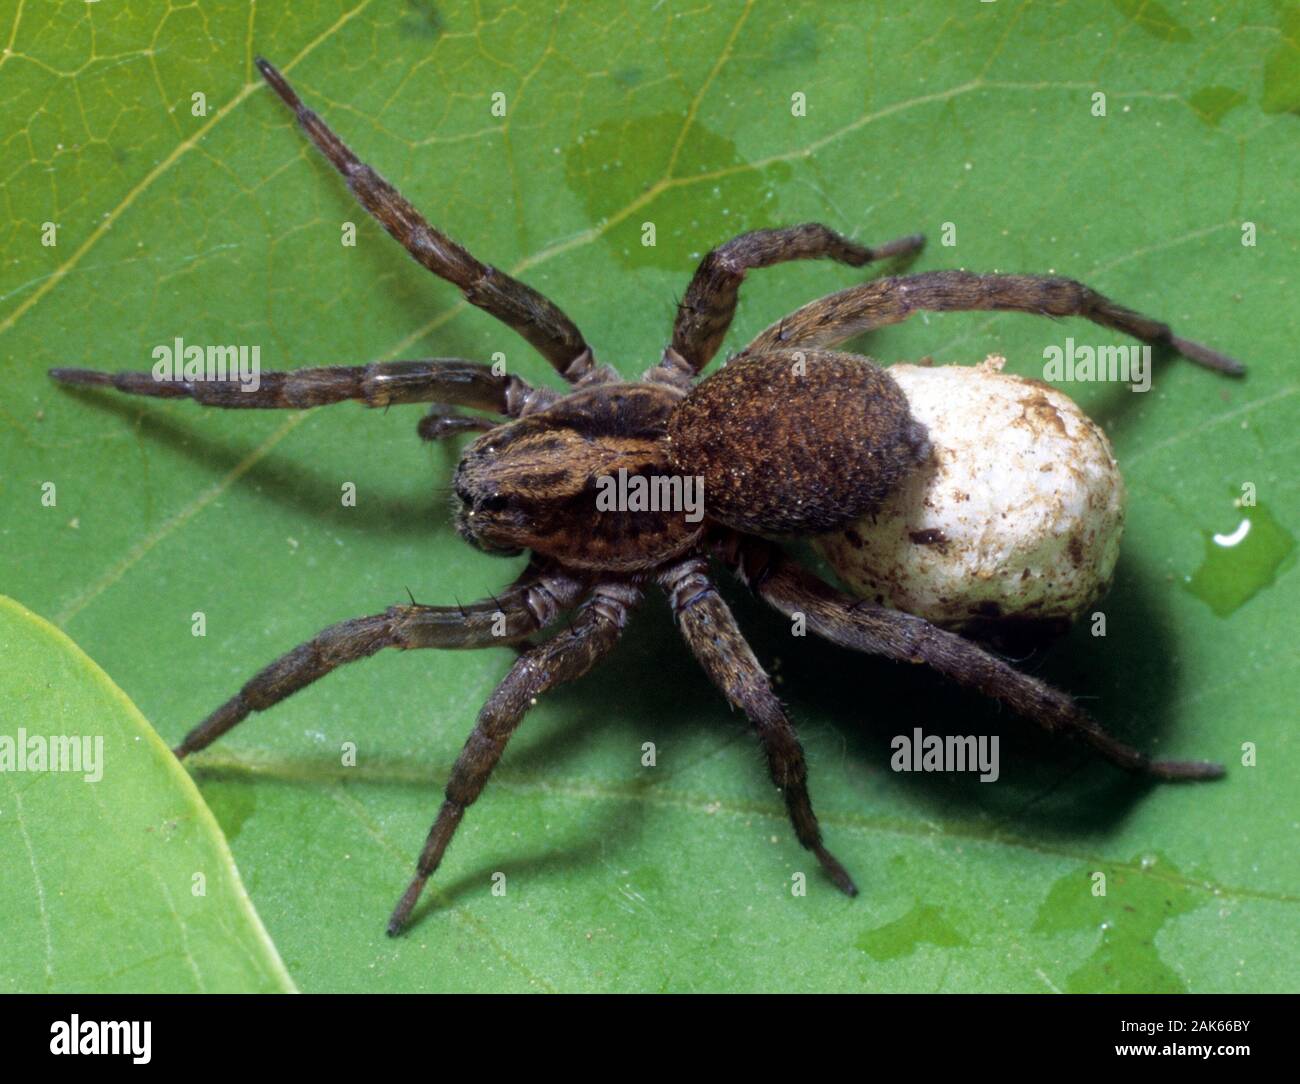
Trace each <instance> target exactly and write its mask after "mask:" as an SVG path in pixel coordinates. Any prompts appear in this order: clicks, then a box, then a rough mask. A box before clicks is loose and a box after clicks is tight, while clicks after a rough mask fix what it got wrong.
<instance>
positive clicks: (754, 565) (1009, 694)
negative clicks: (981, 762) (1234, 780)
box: [725, 536, 1224, 782]
mask: <svg viewBox="0 0 1300 1084" xmlns="http://www.w3.org/2000/svg"><path fill="white" fill-rule="evenodd" d="M736 540H738V541H736ZM731 544H732V546H733V549H732V550H731V552H730V554H729V555H727V556H726V558H725V559H727V560H728V563H730V564H731V565H732V567H733V569H734V570H735V572H736V574H737V576H738V577H739V579H740V580H741V581H742V582H744V583H746V584H748V585H749V587H750V588H751V589H752V590H753V591H754V593H755V594H757V595H758V596H759V598H761V599H763V600H764V601H765V602H767V603H768V604H769V605H770V606H772V607H773V608H774V609H776V610H778V611H779V612H781V613H783V614H785V615H786V616H787V617H789V616H791V615H792V614H795V613H801V614H804V615H805V617H806V619H807V622H808V628H809V629H811V630H812V631H813V632H815V633H816V634H817V635H818V636H821V637H822V638H823V639H826V640H829V641H831V642H832V643H836V644H839V645H841V646H842V647H848V648H852V649H853V650H855V651H862V652H865V653H867V654H869V655H883V656H884V657H885V658H889V659H893V660H895V661H898V662H911V663H923V664H925V665H927V666H930V667H931V668H933V669H934V670H937V671H938V672H939V673H941V674H943V675H944V676H945V677H947V678H949V679H951V680H952V681H954V682H956V683H957V684H958V685H961V686H964V687H966V688H968V689H973V690H975V691H976V692H978V693H981V694H982V695H984V696H988V697H992V698H993V699H995V700H1000V701H1002V703H1004V704H1006V705H1007V706H1008V707H1010V708H1011V709H1012V710H1013V711H1015V712H1016V713H1017V714H1018V715H1020V716H1022V717H1023V718H1025V719H1028V720H1030V721H1031V722H1034V723H1037V724H1038V725H1039V726H1041V727H1042V728H1043V729H1044V730H1045V731H1047V732H1048V733H1049V734H1065V735H1069V736H1071V737H1075V738H1079V739H1081V740H1082V741H1084V742H1086V743H1087V744H1088V745H1089V746H1091V747H1092V748H1093V749H1094V750H1095V751H1096V752H1097V753H1099V754H1100V755H1101V756H1102V757H1104V758H1105V759H1106V760H1108V761H1110V762H1111V763H1112V764H1116V765H1118V766H1119V767H1121V768H1124V769H1126V770H1127V771H1130V772H1135V773H1137V774H1140V775H1147V776H1150V777H1152V778H1154V779H1161V780H1165V781H1169V782H1175V781H1184V780H1205V779H1218V778H1220V777H1221V776H1222V775H1223V774H1224V771H1223V766H1222V765H1221V764H1213V763H1210V762H1208V761H1202V760H1152V759H1151V758H1150V757H1148V756H1147V755H1146V754H1145V753H1141V752H1139V751H1138V750H1136V749H1134V748H1132V747H1131V746H1128V745H1125V744H1124V743H1123V742H1120V741H1118V740H1116V739H1115V738H1113V737H1111V735H1110V734H1108V733H1106V731H1105V730H1104V729H1103V728H1102V726H1101V724H1100V723H1098V722H1097V721H1096V720H1095V719H1093V718H1092V717H1091V716H1089V715H1088V714H1087V712H1085V711H1084V710H1083V709H1082V708H1080V707H1079V705H1078V704H1076V703H1075V702H1074V700H1073V699H1072V698H1071V697H1069V696H1068V695H1066V694H1065V693H1063V692H1061V691H1060V690H1058V689H1054V688H1052V687H1051V686H1050V685H1048V684H1047V683H1046V682H1042V681H1039V680H1038V679H1037V678H1033V677H1030V676H1029V675H1028V674H1023V673H1021V672H1020V671H1019V670H1017V669H1016V668H1015V667H1013V666H1010V665H1009V664H1007V663H1005V662H1003V661H1002V660H1001V659H999V658H998V657H997V656H995V655H992V654H990V653H989V652H988V651H985V650H984V649H983V648H981V647H979V646H978V645H977V644H974V643H972V642H971V641H970V640H967V639H965V638H964V637H961V636H958V635H956V634H955V633H951V632H945V631H944V630H943V629H940V628H937V627H935V626H934V625H932V624H930V622H928V621H926V620H924V619H923V618H920V617H915V616H913V615H912V614H908V613H903V612H901V611H899V610H890V609H887V608H885V607H883V606H875V605H872V604H869V603H866V602H864V601H863V600H861V599H855V598H852V597H851V596H849V595H846V594H843V593H841V592H839V591H836V590H835V589H834V588H833V587H831V586H830V585H829V584H828V583H826V582H825V581H824V580H822V579H820V578H819V577H817V576H815V575H814V574H813V573H811V572H809V571H807V570H806V569H804V568H803V567H802V566H800V565H799V564H798V563H796V562H795V561H794V560H792V559H791V558H790V557H789V556H788V555H787V554H785V553H783V552H782V551H781V550H780V549H779V548H778V547H776V546H774V545H772V544H771V543H768V542H765V541H762V540H760V539H756V538H741V537H740V536H734V538H733V541H732V543H731Z"/></svg>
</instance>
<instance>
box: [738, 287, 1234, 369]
mask: <svg viewBox="0 0 1300 1084" xmlns="http://www.w3.org/2000/svg"><path fill="white" fill-rule="evenodd" d="M923 310H924V311H929V312H968V311H974V310H999V311H1007V312H1026V313H1033V314H1036V315H1039V316H1082V317H1084V318H1085V319H1088V320H1091V321H1092V322H1093V323H1094V324H1100V325H1101V326H1102V327H1109V328H1114V329H1115V330H1116V331H1122V332H1124V334H1126V335H1132V336H1133V337H1134V338H1135V339H1140V340H1141V341H1142V342H1145V343H1150V344H1151V345H1152V346H1167V347H1171V348H1172V349H1174V350H1176V351H1177V352H1178V353H1180V354H1182V355H1183V357H1185V358H1188V359H1189V360H1191V361H1194V362H1196V363H1197V364H1198V365H1203V366H1205V367H1206V368H1207V369H1214V370H1216V371H1217V372H1221V373H1227V374H1228V375H1230V376H1240V375H1242V374H1243V373H1245V371H1246V368H1245V366H1244V365H1242V364H1241V362H1239V361H1237V360H1235V359H1234V358H1230V357H1228V356H1227V355H1226V354H1220V353H1219V352H1218V351H1217V350H1211V349H1210V348H1209V347H1208V346H1203V345H1201V344H1200V343H1196V342H1192V341H1191V340H1190V339H1183V338H1180V337H1179V336H1177V335H1175V334H1174V333H1173V331H1172V330H1170V328H1169V325H1168V324H1162V323H1161V322H1160V321H1159V320H1153V319H1152V318H1151V317H1149V316H1143V315H1142V314H1141V313H1137V312H1134V311H1133V310H1132V309H1126V308H1124V306H1123V305H1118V304H1116V303H1115V302H1114V301H1111V300H1110V299H1109V298H1107V297H1103V296H1102V295H1101V294H1099V293H1097V292H1096V291H1095V290H1092V289H1090V288H1089V287H1087V286H1084V285H1083V284H1082V283H1078V282H1075V281H1074V280H1073V279H1066V278H1055V277H1052V276H1047V275H979V274H975V273H974V272H971V271H928V272H925V273H924V274H920V275H901V276H898V277H895V278H884V279H877V280H876V281H874V282H868V283H864V284H863V285H861V286H853V287H851V288H850V289H847V290H841V291H840V292H839V293H836V294H830V295H829V296H827V297H823V298H821V299H820V300H818V301H814V302H812V303H811V304H808V305H804V306H803V308H801V309H798V310H796V311H795V312H793V313H791V314H790V315H789V316H786V317H784V318H783V319H781V320H779V321H778V322H777V323H775V324H773V325H772V326H771V327H769V328H768V329H767V330H766V331H764V332H762V333H761V334H760V335H759V336H758V337H757V338H756V339H755V340H754V341H753V342H751V343H750V344H749V346H747V347H746V348H745V353H761V352H762V351H764V350H771V349H773V348H775V347H792V346H835V345H836V344H838V343H842V342H844V341H845V340H846V339H851V338H853V337H854V336H855V335H860V334H862V333H863V332H865V331H870V330H872V329H873V328H878V327H884V326H886V325H888V324H897V323H900V322H901V321H903V320H906V319H907V318H908V317H909V316H911V315H912V314H913V313H915V312H920V311H923Z"/></svg>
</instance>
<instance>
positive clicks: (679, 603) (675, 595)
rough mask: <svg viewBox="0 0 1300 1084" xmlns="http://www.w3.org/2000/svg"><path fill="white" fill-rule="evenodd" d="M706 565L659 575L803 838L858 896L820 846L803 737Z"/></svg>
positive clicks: (839, 883) (687, 564)
mask: <svg viewBox="0 0 1300 1084" xmlns="http://www.w3.org/2000/svg"><path fill="white" fill-rule="evenodd" d="M706 569H707V564H706V562H705V561H704V559H703V558H700V557H690V558H687V559H686V560H684V561H681V562H679V563H677V564H676V565H673V566H672V567H670V568H669V569H667V570H666V571H665V572H663V573H662V574H661V575H660V578H659V582H660V585H661V586H662V587H663V588H664V590H665V591H666V592H667V593H668V597H669V599H670V601H671V603H672V607H673V613H674V614H675V615H676V617H677V622H678V625H679V627H680V628H681V631H682V636H683V637H684V638H685V639H686V642H687V644H688V645H689V646H690V648H691V651H693V652H694V654H695V657H696V659H698V660H699V662H700V665H701V666H703V667H704V670H705V672H706V673H707V674H708V675H709V677H710V678H711V679H712V681H713V683H714V684H715V685H717V687H718V688H719V689H721V690H722V693H723V695H724V696H726V698H727V700H728V701H730V702H731V704H732V705H733V706H734V707H738V708H740V710H741V711H743V712H744V713H745V714H746V715H747V716H748V717H749V720H750V722H751V723H753V725H754V729H755V731H756V732H757V733H758V739H759V741H760V742H761V743H762V745H763V752H764V754H765V755H766V756H767V765H768V770H769V772H770V773H771V776H772V782H773V783H775V784H776V786H777V789H778V790H780V791H781V793H782V795H783V796H784V798H785V805H786V810H787V811H788V812H789V814H790V821H791V823H792V824H793V825H794V832H795V836H796V837H797V838H798V840H799V842H800V843H802V844H803V845H804V846H805V847H807V848H808V850H810V851H812V852H813V854H815V855H816V856H817V860H818V861H819V862H820V863H821V864H822V868H823V869H825V870H826V872H827V873H828V874H829V875H830V878H831V880H832V881H834V882H835V886H836V887H837V888H839V889H840V890H841V891H842V892H844V893H846V894H847V895H850V896H856V895H857V894H858V888H857V885H855V884H854V883H853V878H852V877H850V876H849V874H848V871H847V870H845V868H844V867H843V866H842V865H840V862H839V860H838V859H837V858H836V857H835V856H834V855H833V854H831V853H830V851H828V850H827V849H826V848H825V846H823V845H822V834H821V828H820V827H819V825H818V824H817V815H816V814H815V813H814V812H813V807H812V799H811V798H809V797H808V766H807V763H806V762H805V761H804V755H803V747H802V746H801V745H800V744H799V737H798V735H797V734H796V733H795V730H794V727H793V726H792V725H791V723H790V720H789V719H788V718H787V717H786V714H785V709H784V708H782V707H781V702H780V701H779V700H777V698H776V694H775V693H774V692H772V685H771V682H770V681H769V680H768V677H767V674H766V672H764V670H763V667H762V666H761V665H760V664H759V661H758V659H756V658H755V657H754V652H753V650H752V649H751V648H750V646H749V644H748V643H746V642H745V637H744V634H743V633H742V632H741V631H740V627H739V626H738V625H737V624H736V619H735V617H733V616H732V613H731V610H730V608H729V607H728V606H727V604H726V603H725V602H723V600H722V597H721V596H720V595H719V594H718V592H717V589H716V588H715V587H714V586H713V583H712V581H711V580H710V579H709V577H708V574H707V572H706Z"/></svg>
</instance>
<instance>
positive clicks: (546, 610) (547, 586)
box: [174, 568, 583, 759]
mask: <svg viewBox="0 0 1300 1084" xmlns="http://www.w3.org/2000/svg"><path fill="white" fill-rule="evenodd" d="M582 590H583V584H582V583H581V582H580V581H578V580H575V579H573V578H571V577H569V576H567V575H565V574H563V573H559V572H538V571H537V570H535V569H532V568H529V569H526V570H525V572H524V574H523V575H522V576H521V577H520V578H519V580H517V581H516V582H515V583H514V584H513V585H512V586H511V587H510V589H509V590H507V591H505V592H503V593H502V595H501V597H500V598H493V599H485V600H483V601H482V602H476V603H473V604H471V605H469V606H421V605H418V604H412V605H410V606H392V607H390V608H389V609H388V610H386V611H385V612H384V613H382V614H375V615H373V616H371V617H356V618H353V619H351V620H349V621H340V622H339V623H338V624H337V625H331V626H330V627H329V628H327V629H325V630H324V631H323V632H320V633H318V634H317V635H316V636H314V637H313V638H312V639H310V640H308V641H307V642H306V643H305V644H299V645H298V646H297V647H296V648H294V649H293V650H292V651H290V652H289V653H288V654H287V655H282V656H281V657H280V658H278V659H276V660H275V662H273V663H271V664H270V665H269V666H267V667H266V668H264V669H263V670H262V671H261V672H260V673H258V674H257V675H256V676H255V677H253V678H252V679H250V680H249V681H248V682H247V683H245V685H244V687H243V688H242V689H240V690H239V692H238V693H236V694H235V695H234V696H232V697H231V698H230V699H229V700H227V701H226V702H225V703H224V704H222V705H221V707H219V708H217V710H216V711H214V712H213V713H212V714H211V715H209V716H208V717H207V718H206V719H204V720H203V722H201V723H200V724H199V725H198V726H196V727H195V728H194V729H193V730H191V731H190V732H189V733H188V734H186V735H185V738H184V739H183V740H182V741H181V743H180V745H178V746H177V747H176V749H175V750H174V751H175V753H176V755H177V756H178V757H180V758H182V759H184V758H185V757H186V756H188V755H189V754H190V753H197V752H198V751H199V750H200V749H205V748H207V746H209V745H211V744H212V743H213V742H214V741H216V740H217V739H218V738H219V737H221V736H222V735H223V734H225V733H226V732H227V731H229V730H231V729H232V728H233V727H235V726H237V725H238V724H239V723H242V722H243V721H244V720H245V719H247V718H248V716H249V715H251V714H252V713H253V712H255V711H266V709H267V708H269V707H272V706H273V705H275V704H278V703H279V702H280V701H281V700H284V699H285V698H286V697H289V696H292V695H293V694H294V693H296V692H297V691H298V690H299V689H302V688H305V687H306V686H308V685H310V684H311V683H312V682H314V681H318V680H319V679H320V678H323V677H324V676H325V675H326V674H328V673H329V672H330V671H331V670H334V669H337V668H338V667H340V666H342V665H343V664H344V663H349V662H356V661H357V660H358V659H364V658H368V657H369V656H371V655H373V654H375V652H377V651H379V650H381V649H383V648H386V647H396V648H402V649H403V650H408V649H411V648H420V647H429V648H473V647H497V646H501V645H506V644H512V643H515V642H517V641H519V640H523V639H524V638H525V637H528V636H531V635H532V634H533V633H535V632H537V631H539V630H541V629H544V628H545V627H546V626H548V625H549V624H551V622H553V621H554V620H555V619H556V618H557V617H558V616H559V615H560V613H561V612H562V611H563V610H565V609H568V608H569V607H570V606H572V605H573V604H574V603H575V602H577V600H578V598H579V597H580V596H581V594H582Z"/></svg>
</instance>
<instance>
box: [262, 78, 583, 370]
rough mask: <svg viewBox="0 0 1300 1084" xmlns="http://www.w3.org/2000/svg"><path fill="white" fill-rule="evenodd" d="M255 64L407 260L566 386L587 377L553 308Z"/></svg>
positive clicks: (576, 341) (577, 347)
mask: <svg viewBox="0 0 1300 1084" xmlns="http://www.w3.org/2000/svg"><path fill="white" fill-rule="evenodd" d="M256 64H257V70H258V71H260V72H261V73H262V78H263V79H265V80H266V82H267V84H268V85H269V86H270V87H271V89H272V90H274V91H275V93H276V94H278V95H279V96H280V98H281V100H282V101H283V102H284V103H285V105H287V106H288V107H289V108H290V109H292V110H293V112H294V116H295V117H296V118H297V120H298V124H299V126H300V127H301V128H302V130H303V131H304V132H305V133H306V134H307V137H308V138H309V139H310V140H311V141H312V143H314V144H315V145H316V148H317V149H318V150H319V151H320V152H321V154H323V155H324V156H325V157H326V158H327V159H329V163H330V165H332V166H333V167H334V168H335V169H336V170H338V171H339V173H341V174H342V175H343V178H344V180H346V181H347V185H348V188H349V189H351V191H352V194H353V195H354V196H355V197H356V199H357V202H358V203H360V204H361V206H362V207H364V208H365V209H366V211H368V212H369V213H370V214H371V215H372V216H373V217H374V218H375V220H376V221H378V222H379V224H380V225H381V226H383V227H384V229H386V230H387V231H388V232H389V234H390V235H391V236H392V237H393V238H394V240H396V241H397V242H398V243H399V244H400V245H401V246H402V247H403V248H405V249H406V251H407V252H408V253H410V255H411V257H412V259H414V260H415V261H416V262H417V263H419V264H421V265H423V266H424V267H426V268H428V269H429V270H430V271H432V272H433V273H434V274H435V275H437V276H438V277H439V278H443V279H446V280H447V281H448V282H450V283H452V284H453V285H455V286H458V287H459V288H460V291H461V293H462V294H463V295H464V297H465V300H466V301H468V302H469V303H470V304H471V305H477V306H478V307H479V308H480V309H483V310H484V311H485V312H487V313H489V314H491V315H492V316H495V317H496V318H497V319H498V320H500V321H501V322H502V323H503V324H506V325H507V326H509V327H511V328H513V329H514V330H515V331H517V332H518V333H519V334H520V335H521V336H523V337H524V338H525V339H527V340H528V342H530V343H531V344H532V345H533V346H534V347H535V348H536V349H537V351H538V352H539V353H540V354H541V355H542V356H543V357H544V358H546V360H547V361H549V362H550V363H551V364H552V365H553V366H555V369H556V371H557V372H559V373H561V374H563V375H564V377H565V378H566V379H568V380H571V381H576V380H579V379H580V378H582V377H583V376H585V375H587V374H588V373H589V372H591V371H592V369H593V368H594V363H593V361H592V356H591V348H590V347H588V346H587V342H586V340H585V339H584V338H583V337H582V332H581V331H579V330H578V328H577V325H575V324H574V322H573V321H572V320H570V319H569V318H568V317H567V316H566V315H565V314H564V313H563V312H562V311H561V310H560V308H559V306H557V305H556V304H555V303H554V302H552V301H550V300H549V299H548V298H546V297H543V296H542V295H541V294H540V293H538V292H537V291H536V290H534V289H533V288H532V287H531V286H526V285H525V284H524V283H522V282H520V281H519V280H518V279H515V278H512V277H511V276H509V275H507V274H506V273H505V272H504V271H498V270H497V269H496V268H495V267H489V266H488V265H487V264H484V263H480V262H479V261H478V260H477V259H475V258H474V257H473V256H472V255H471V254H470V253H469V252H468V251H467V250H466V249H464V248H462V247H461V246H460V245H458V244H457V243H456V242H455V241H453V240H452V239H451V238H450V237H448V236H447V235H446V234H444V233H441V232H439V231H438V230H436V229H434V228H433V227H432V226H430V225H429V223H428V222H426V221H425V220H424V217H423V216H422V215H421V214H420V212H419V211H417V210H416V209H415V208H414V207H413V206H411V204H410V203H408V202H407V201H406V200H405V199H404V198H403V197H402V194H401V193H400V192H398V191H397V189H395V188H394V187H393V186H392V185H391V184H389V183H388V182H387V181H386V180H384V178H383V177H381V176H380V175H379V174H378V173H376V172H375V171H374V170H373V169H372V168H371V167H370V166H368V165H366V164H365V163H364V162H362V161H361V160H360V159H359V158H358V157H357V156H356V155H355V154H353V153H352V150H351V149H350V148H349V147H348V146H347V144H345V143H344V142H343V140H341V139H340V138H339V137H338V136H337V135H335V134H334V132H333V131H331V130H330V127H329V125H327V124H326V123H325V122H324V121H323V120H321V118H320V117H319V116H318V115H317V114H315V113H313V112H312V111H311V110H310V109H308V108H307V107H306V106H305V105H304V104H303V103H302V100H301V99H300V98H299V97H298V95H297V94H296V93H295V92H294V90H293V88H292V87H291V86H290V85H289V81H288V80H287V79H285V77H284V76H283V75H282V74H281V73H280V72H279V71H277V70H276V68H275V67H274V66H273V65H272V64H270V63H268V62H267V61H265V60H263V59H262V58H261V57H258V58H257V60H256Z"/></svg>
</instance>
